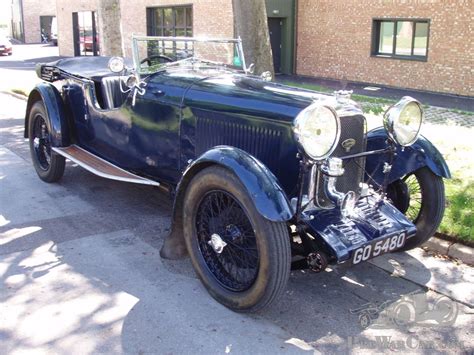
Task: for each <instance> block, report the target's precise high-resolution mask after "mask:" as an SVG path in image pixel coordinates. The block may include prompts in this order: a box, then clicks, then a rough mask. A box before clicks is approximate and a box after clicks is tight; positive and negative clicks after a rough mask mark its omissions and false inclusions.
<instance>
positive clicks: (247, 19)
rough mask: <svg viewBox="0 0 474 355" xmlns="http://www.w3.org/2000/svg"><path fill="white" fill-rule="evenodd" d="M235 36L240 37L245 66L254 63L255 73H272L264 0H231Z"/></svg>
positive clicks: (270, 48)
mask: <svg viewBox="0 0 474 355" xmlns="http://www.w3.org/2000/svg"><path fill="white" fill-rule="evenodd" d="M232 6H233V10H234V28H235V35H236V37H238V36H240V37H241V38H242V45H243V48H244V54H245V62H246V64H247V66H249V65H250V64H251V63H254V64H255V74H261V73H263V72H265V71H269V72H271V73H272V77H273V76H274V74H275V73H274V70H273V57H272V47H271V45H270V35H269V32H268V22H267V9H266V6H265V0H232Z"/></svg>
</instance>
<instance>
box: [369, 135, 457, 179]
mask: <svg viewBox="0 0 474 355" xmlns="http://www.w3.org/2000/svg"><path fill="white" fill-rule="evenodd" d="M387 139H388V137H387V133H386V132H385V129H383V128H376V129H374V130H372V131H370V132H369V133H368V134H367V150H368V151H370V150H377V149H383V148H385V147H387ZM402 148H403V147H401V146H398V147H397V155H396V156H395V158H394V161H393V166H392V170H391V172H390V175H389V179H388V182H389V183H391V182H394V181H395V180H398V179H400V178H401V177H403V176H405V175H407V174H409V173H411V172H413V171H415V170H418V169H420V168H422V167H424V166H427V167H428V168H429V169H430V170H431V171H432V172H433V173H434V174H436V175H438V176H441V177H444V178H448V179H449V178H451V173H450V171H449V168H448V165H447V164H446V161H445V160H444V158H443V156H442V155H441V153H440V152H439V150H438V149H436V147H435V146H434V145H433V143H431V142H430V141H429V140H428V139H426V138H425V137H423V136H421V135H420V137H419V138H418V140H417V141H416V142H415V143H414V144H413V145H411V146H409V147H405V148H403V149H402ZM385 161H387V156H386V155H384V154H374V155H369V156H368V157H367V161H366V171H367V173H368V174H370V176H371V177H372V178H373V179H374V180H375V181H376V182H377V183H379V184H382V183H383V180H384V174H383V171H382V170H383V163H384V162H385ZM368 179H369V176H368V175H367V176H366V180H368Z"/></svg>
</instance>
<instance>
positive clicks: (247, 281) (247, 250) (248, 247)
mask: <svg viewBox="0 0 474 355" xmlns="http://www.w3.org/2000/svg"><path fill="white" fill-rule="evenodd" d="M183 212H184V213H183V217H184V218H183V227H184V237H185V241H186V246H187V249H188V252H189V255H190V256H191V261H192V263H193V266H194V269H195V270H196V273H197V274H198V276H199V278H200V279H201V281H202V282H203V284H204V286H205V287H206V289H207V290H208V292H209V293H210V294H211V296H212V297H214V298H215V299H216V300H217V301H218V302H220V303H222V304H223V305H225V306H226V307H228V308H231V309H233V310H235V311H246V312H254V311H257V310H260V309H262V308H264V307H265V306H267V305H269V304H270V303H271V302H272V301H274V300H275V299H276V298H277V297H278V296H279V295H280V294H281V293H282V292H283V291H284V289H285V287H286V283H287V281H288V277H289V273H290V261H291V251H290V240H289V235H288V231H287V228H286V224H285V223H280V222H271V221H269V220H267V219H265V218H264V217H262V216H261V215H260V213H259V212H258V211H257V210H256V208H255V206H254V204H253V201H252V199H251V198H250V196H249V194H248V192H247V190H246V189H245V187H244V186H243V185H242V183H241V182H240V181H239V180H238V178H237V177H236V176H235V175H234V174H232V173H231V172H229V171H227V170H226V169H223V168H221V167H210V168H207V169H204V170H203V171H201V172H200V173H198V174H197V175H196V176H195V177H194V178H193V180H192V181H191V182H190V185H189V187H188V190H187V192H186V196H185V207H184V211H183Z"/></svg>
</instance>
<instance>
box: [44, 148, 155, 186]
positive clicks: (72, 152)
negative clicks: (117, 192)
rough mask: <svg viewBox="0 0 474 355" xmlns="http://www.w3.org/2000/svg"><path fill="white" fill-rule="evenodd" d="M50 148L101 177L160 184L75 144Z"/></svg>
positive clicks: (145, 183)
mask: <svg viewBox="0 0 474 355" xmlns="http://www.w3.org/2000/svg"><path fill="white" fill-rule="evenodd" d="M52 149H53V151H55V152H56V153H58V154H60V155H62V156H63V157H65V158H67V159H69V160H71V161H73V162H74V163H76V164H78V165H80V166H82V167H83V168H84V169H86V170H88V171H90V172H91V173H93V174H95V175H98V176H101V177H103V178H106V179H111V180H118V181H125V182H131V183H134V184H143V185H152V186H160V183H159V182H156V181H153V180H149V179H146V178H144V177H141V176H138V175H135V174H132V173H130V172H128V171H126V170H124V169H122V168H119V167H118V166H116V165H114V164H112V163H109V162H108V161H106V160H104V159H102V158H99V157H98V156H97V155H94V154H92V153H89V152H88V151H87V150H84V149H82V148H81V147H79V146H77V145H75V144H73V145H71V146H69V147H64V148H57V147H53V148H52Z"/></svg>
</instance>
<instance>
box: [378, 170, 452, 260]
mask: <svg viewBox="0 0 474 355" xmlns="http://www.w3.org/2000/svg"><path fill="white" fill-rule="evenodd" d="M387 192H388V197H389V198H390V199H391V200H392V201H393V203H394V205H395V206H396V207H397V208H398V209H399V210H400V211H401V212H403V213H404V214H405V215H406V216H407V217H408V219H410V220H411V221H412V222H413V223H414V224H415V225H416V228H417V232H416V235H415V236H414V237H412V238H410V239H409V240H407V242H406V244H405V245H404V247H403V248H401V249H399V251H405V250H410V249H413V248H416V247H418V246H420V245H421V244H423V243H424V242H426V241H427V240H428V239H429V238H431V237H432V236H433V234H434V233H435V232H436V230H437V229H438V227H439V224H440V223H441V220H442V219H443V215H444V205H445V195H444V182H443V179H442V178H441V177H440V176H438V175H435V174H434V173H433V172H432V171H431V170H430V169H429V168H428V167H423V168H421V169H418V170H416V171H415V172H413V173H411V174H408V175H407V176H405V177H404V178H403V179H400V180H397V181H395V182H394V183H392V184H391V185H389V187H388V191H387Z"/></svg>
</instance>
